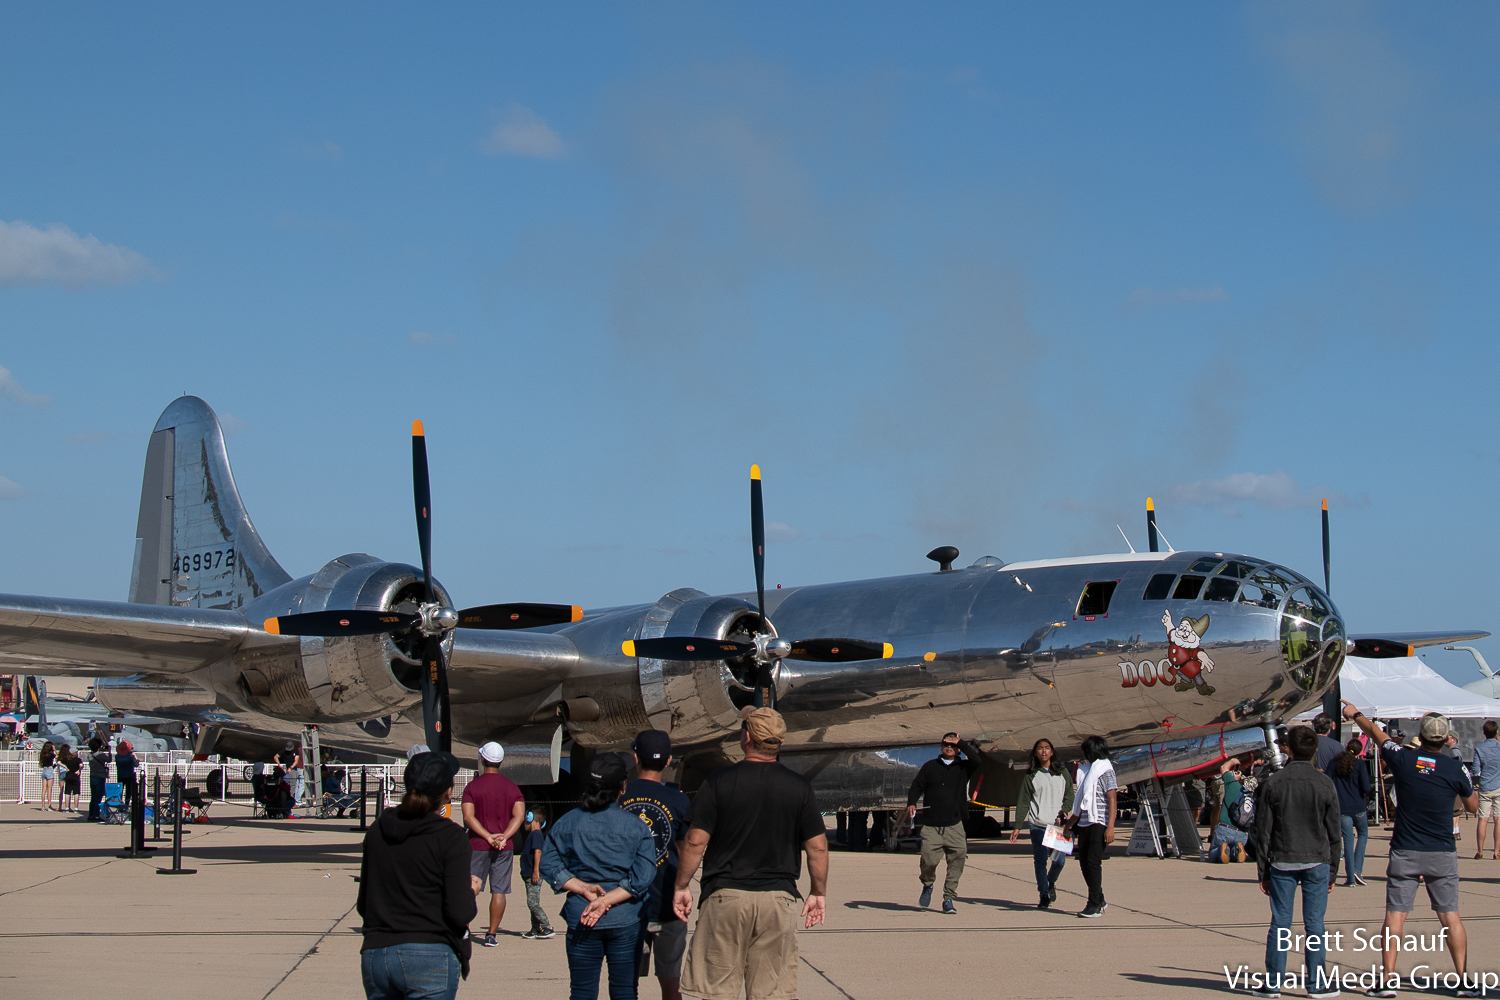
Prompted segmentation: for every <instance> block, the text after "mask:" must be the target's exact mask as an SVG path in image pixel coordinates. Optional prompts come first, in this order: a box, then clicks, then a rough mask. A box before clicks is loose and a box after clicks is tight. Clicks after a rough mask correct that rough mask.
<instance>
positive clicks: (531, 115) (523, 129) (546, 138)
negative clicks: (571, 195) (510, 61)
mask: <svg viewBox="0 0 1500 1000" xmlns="http://www.w3.org/2000/svg"><path fill="white" fill-rule="evenodd" d="M498 119H499V120H498V121H497V122H496V123H495V128H494V130H493V131H491V132H490V134H489V136H488V138H486V139H485V140H484V146H483V148H484V151H485V152H486V153H488V154H490V155H491V156H534V157H537V158H539V159H543V160H555V159H558V158H559V157H561V156H564V155H566V153H567V151H568V150H567V147H566V146H565V145H564V144H563V141H562V136H560V135H558V134H557V133H556V132H555V131H553V130H552V126H550V125H548V124H547V123H546V121H544V120H543V119H542V116H541V115H539V114H537V113H536V112H535V111H532V110H531V109H530V108H527V107H522V106H521V105H519V104H512V105H511V106H510V107H508V108H506V109H505V110H504V111H502V112H500V113H499V115H498Z"/></svg>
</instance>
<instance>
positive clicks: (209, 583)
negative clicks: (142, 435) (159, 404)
mask: <svg viewBox="0 0 1500 1000" xmlns="http://www.w3.org/2000/svg"><path fill="white" fill-rule="evenodd" d="M135 534H136V539H135V565H134V566H133V567H132V569H131V574H130V600H131V601H132V602H133V603H136V604H163V605H174V606H176V607H187V608H222V609H225V610H234V609H237V608H241V607H244V606H245V605H246V604H248V603H249V602H251V601H253V600H255V599H256V598H257V597H259V596H260V595H261V594H263V593H265V592H266V591H268V590H273V589H275V588H276V587H279V586H281V585H282V584H283V583H286V582H287V581H288V580H290V579H291V577H290V576H288V575H287V572H286V570H284V569H282V568H281V565H280V564H279V563H277V562H276V560H275V559H274V558H273V557H272V556H271V553H270V552H269V551H267V549H266V546H265V543H264V542H262V541H261V540H260V535H258V534H256V532H255V526H254V525H253V524H251V523H250V515H249V514H247V513H245V505H244V504H243V503H242V502H241V501H240V494H239V490H237V489H235V485H234V474H233V473H231V472H230V471H229V456H228V454H227V453H226V452H225V451H224V432H223V430H222V429H221V428H220V427H219V418H218V417H217V416H216V415H215V414H214V411H213V410H211V409H210V408H209V406H208V404H207V403H205V402H204V401H203V400H201V399H199V398H198V397H197V396H181V397H179V398H177V399H174V400H173V401H172V403H171V405H169V406H168V407H167V408H166V410H164V411H163V412H162V415H161V419H160V420H158V421H157V422H156V429H155V430H154V431H153V432H152V434H151V443H150V444H149V445H147V447H146V475H145V478H144V479H143V481H142V482H141V514H140V519H139V521H138V522H137V524H136V530H135Z"/></svg>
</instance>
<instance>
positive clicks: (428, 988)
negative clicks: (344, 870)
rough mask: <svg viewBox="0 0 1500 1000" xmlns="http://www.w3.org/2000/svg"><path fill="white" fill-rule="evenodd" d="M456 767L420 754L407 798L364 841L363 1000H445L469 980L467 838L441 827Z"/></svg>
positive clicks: (446, 823)
mask: <svg viewBox="0 0 1500 1000" xmlns="http://www.w3.org/2000/svg"><path fill="white" fill-rule="evenodd" d="M458 766H459V765H458V759H457V758H456V757H454V756H452V755H451V754H446V753H419V754H417V755H416V756H415V757H413V758H412V759H411V761H410V763H408V764H407V765H406V795H405V796H404V797H403V798H402V799H401V804H400V805H399V806H397V807H396V808H395V809H387V810H386V811H385V812H384V813H383V814H382V815H381V817H380V819H378V820H377V821H376V822H375V824H374V825H373V826H372V827H370V832H369V833H367V834H365V848H364V860H363V861H362V862H361V864H360V878H359V900H358V902H357V903H356V907H357V908H358V910H359V915H360V916H361V917H363V918H364V936H365V943H364V946H363V947H362V948H361V949H360V972H361V973H362V975H363V978H364V982H365V996H366V997H367V998H369V1000H396V998H411V1000H416V998H422V1000H427V998H432V1000H452V997H453V996H454V995H455V994H456V993H457V992H458V979H459V976H460V975H462V976H463V977H464V978H468V975H469V951H470V943H469V921H471V920H473V919H474V914H475V913H476V912H477V909H476V907H475V904H474V891H473V889H472V888H470V883H469V835H468V834H467V833H465V832H464V830H463V828H462V827H460V826H459V825H458V824H457V823H454V822H452V821H451V820H448V819H446V818H445V817H444V816H443V814H442V809H443V806H445V805H447V804H448V801H449V799H450V798H451V797H452V795H453V775H455V774H456V773H458Z"/></svg>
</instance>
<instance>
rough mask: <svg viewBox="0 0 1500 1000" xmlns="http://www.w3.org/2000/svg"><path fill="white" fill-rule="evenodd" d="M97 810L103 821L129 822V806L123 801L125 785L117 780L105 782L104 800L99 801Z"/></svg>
mask: <svg viewBox="0 0 1500 1000" xmlns="http://www.w3.org/2000/svg"><path fill="white" fill-rule="evenodd" d="M99 811H100V812H101V813H102V814H103V816H104V819H103V821H104V822H105V823H116V824H119V823H129V822H130V806H129V805H128V804H127V803H126V801H125V786H124V785H122V784H121V783H120V782H118V781H107V782H105V783H104V801H103V802H101V803H99Z"/></svg>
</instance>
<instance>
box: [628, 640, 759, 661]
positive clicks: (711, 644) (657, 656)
mask: <svg viewBox="0 0 1500 1000" xmlns="http://www.w3.org/2000/svg"><path fill="white" fill-rule="evenodd" d="M620 650H621V651H622V652H623V653H624V654H625V655H626V656H640V657H644V658H645V659H648V660H732V659H736V658H737V657H741V656H744V655H745V654H747V653H753V652H754V651H755V647H754V646H752V645H750V643H748V642H730V641H729V640H728V639H702V638H699V637H697V636H690V635H689V636H675V635H669V636H664V637H663V638H660V639H635V640H633V641H632V640H630V639H626V640H625V641H624V642H623V643H621V644H620Z"/></svg>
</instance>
